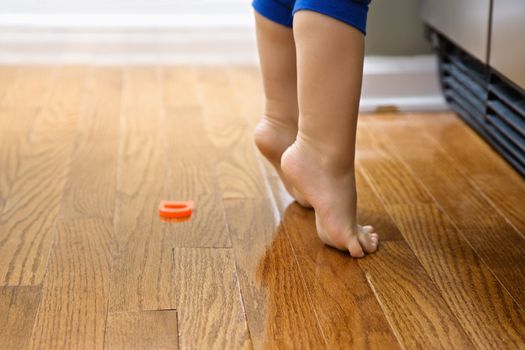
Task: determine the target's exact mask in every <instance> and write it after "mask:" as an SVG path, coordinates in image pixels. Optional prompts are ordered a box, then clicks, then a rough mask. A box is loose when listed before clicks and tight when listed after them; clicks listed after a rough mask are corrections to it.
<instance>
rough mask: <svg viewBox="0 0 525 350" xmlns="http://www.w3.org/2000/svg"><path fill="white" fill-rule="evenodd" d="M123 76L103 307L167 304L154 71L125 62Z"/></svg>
mask: <svg viewBox="0 0 525 350" xmlns="http://www.w3.org/2000/svg"><path fill="white" fill-rule="evenodd" d="M124 80H125V87H124V93H123V94H124V96H123V107H122V108H123V110H122V114H121V133H120V139H119V164H118V173H117V198H116V204H115V206H116V208H115V235H114V242H113V243H114V247H113V248H114V251H113V254H112V256H113V262H112V273H111V288H110V300H109V309H110V311H141V310H162V309H173V308H174V307H175V291H174V286H173V280H172V278H173V259H172V251H171V249H172V247H173V243H172V242H173V240H174V239H176V237H173V236H172V235H170V234H169V231H168V228H167V226H168V225H169V224H168V223H165V222H162V221H161V220H160V218H159V216H158V213H157V208H158V205H159V203H160V201H161V200H162V199H166V198H168V194H169V188H168V181H167V176H168V165H167V164H168V157H167V154H166V145H165V140H164V138H163V133H162V132H161V128H162V118H163V115H162V97H163V93H162V81H161V76H160V71H159V70H158V69H157V68H152V67H129V68H128V69H127V70H126V73H125V78H124Z"/></svg>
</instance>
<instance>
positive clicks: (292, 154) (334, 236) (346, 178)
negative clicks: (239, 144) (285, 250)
mask: <svg viewBox="0 0 525 350" xmlns="http://www.w3.org/2000/svg"><path fill="white" fill-rule="evenodd" d="M331 158H332V159H331ZM281 166H282V170H283V172H284V174H285V176H286V178H287V179H288V180H289V181H290V183H291V184H293V186H294V188H295V189H296V190H297V192H299V191H300V194H301V195H302V196H303V198H305V199H306V200H307V201H308V202H309V203H311V204H312V206H313V207H314V209H315V217H316V225H317V233H318V235H319V238H321V240H322V241H323V242H324V243H326V244H328V245H330V246H332V247H334V248H337V249H341V250H348V251H349V252H350V255H352V256H353V257H356V258H359V257H363V256H364V255H365V252H366V253H373V252H375V251H376V250H377V246H378V239H379V238H378V235H377V233H374V232H373V227H372V226H359V225H357V223H356V198H357V197H356V188H355V174H354V169H353V165H348V164H345V163H344V162H340V161H337V160H335V159H333V157H330V156H329V155H327V153H326V152H324V151H321V150H320V149H319V148H317V147H316V146H315V145H313V144H312V143H311V142H308V141H306V140H303V139H301V138H300V137H298V138H297V141H295V142H294V143H293V144H292V145H291V146H290V147H289V148H288V149H287V150H286V151H285V152H284V154H283V156H282V160H281Z"/></svg>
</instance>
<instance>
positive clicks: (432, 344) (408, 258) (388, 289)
mask: <svg viewBox="0 0 525 350" xmlns="http://www.w3.org/2000/svg"><path fill="white" fill-rule="evenodd" d="M359 266H361V267H362V268H363V270H364V271H365V272H366V276H367V279H368V282H369V283H370V285H371V286H372V287H373V289H374V291H375V293H376V296H377V298H378V299H379V302H380V303H381V306H382V309H383V311H384V313H385V316H386V317H387V319H388V320H389V322H390V324H391V325H392V328H393V329H394V330H395V334H396V335H397V338H398V340H399V341H400V343H401V344H402V346H403V348H404V349H474V348H475V347H474V345H473V344H472V343H471V341H470V339H469V338H468V336H467V335H466V333H465V331H464V330H463V328H462V327H461V325H460V324H459V322H458V320H457V319H456V317H455V316H454V313H453V312H452V311H451V310H450V309H449V307H448V305H447V304H446V303H445V301H444V300H443V298H442V296H441V294H440V293H439V290H438V289H437V288H436V286H435V285H434V283H433V282H432V280H431V279H430V277H429V276H428V274H427V273H426V272H425V270H424V269H423V267H422V266H421V264H420V263H419V261H418V260H417V258H416V257H415V255H414V253H413V252H412V250H411V249H410V248H409V247H408V245H407V244H406V243H405V242H403V241H394V242H383V243H381V248H380V250H379V252H377V253H376V254H371V255H370V256H368V257H367V258H366V259H362V260H359Z"/></svg>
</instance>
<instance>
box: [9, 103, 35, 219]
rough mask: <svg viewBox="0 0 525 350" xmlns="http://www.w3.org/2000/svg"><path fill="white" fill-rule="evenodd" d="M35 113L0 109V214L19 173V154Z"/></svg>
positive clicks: (26, 141) (19, 109) (18, 109)
mask: <svg viewBox="0 0 525 350" xmlns="http://www.w3.org/2000/svg"><path fill="white" fill-rule="evenodd" d="M37 113H38V110H37V109H32V108H29V109H28V108H23V107H22V108H2V107H0V124H1V125H2V127H1V128H0V169H2V171H0V213H1V212H2V211H3V209H4V206H5V202H6V200H7V198H8V196H9V192H10V191H11V187H12V186H13V183H14V182H15V178H16V175H17V174H18V172H19V171H20V169H19V168H20V160H21V157H22V154H21V152H22V149H23V148H24V147H27V145H26V146H24V144H27V143H28V136H29V133H30V130H31V126H32V124H33V121H34V119H35V116H36V114H37Z"/></svg>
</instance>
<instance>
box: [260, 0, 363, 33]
mask: <svg viewBox="0 0 525 350" xmlns="http://www.w3.org/2000/svg"><path fill="white" fill-rule="evenodd" d="M370 1H371V0H253V2H252V6H253V8H254V9H255V11H257V12H258V13H259V14H261V15H262V16H264V17H266V18H268V19H269V20H272V21H274V22H277V23H279V24H282V25H283V26H287V27H291V26H292V22H293V15H294V14H295V13H296V12H297V11H300V10H310V11H315V12H319V13H322V14H324V15H327V16H330V17H333V18H335V19H338V20H340V21H343V22H345V23H347V24H349V25H351V26H353V27H355V28H357V29H359V30H360V31H361V32H363V34H366V16H367V14H368V5H369V4H370Z"/></svg>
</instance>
